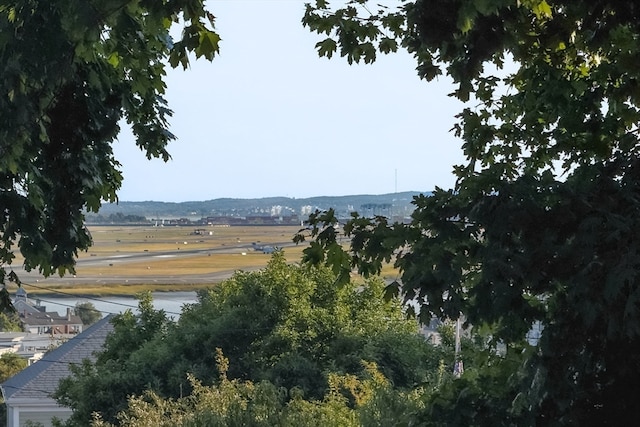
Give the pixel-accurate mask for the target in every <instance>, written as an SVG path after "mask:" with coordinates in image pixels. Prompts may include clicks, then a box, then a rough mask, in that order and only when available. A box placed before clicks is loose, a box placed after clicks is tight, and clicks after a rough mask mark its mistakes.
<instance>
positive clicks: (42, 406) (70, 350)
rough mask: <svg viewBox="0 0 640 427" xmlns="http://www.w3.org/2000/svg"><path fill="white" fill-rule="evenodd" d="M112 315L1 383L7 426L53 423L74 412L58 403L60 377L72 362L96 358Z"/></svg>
mask: <svg viewBox="0 0 640 427" xmlns="http://www.w3.org/2000/svg"><path fill="white" fill-rule="evenodd" d="M111 318H112V316H111V315H110V316H106V317H105V318H103V319H102V320H100V321H99V322H97V323H95V324H93V325H92V326H91V327H89V328H88V329H87V330H85V331H84V332H82V333H81V334H78V335H76V336H74V337H73V338H71V339H70V340H69V341H67V342H66V343H64V344H62V345H61V346H60V347H58V348H56V349H55V350H52V351H51V352H49V353H47V354H46V355H45V356H44V357H43V358H42V359H40V360H39V361H37V362H35V363H33V364H32V365H30V366H28V367H27V368H26V369H24V370H23V371H21V372H19V373H17V374H16V375H14V376H13V377H11V378H9V379H8V380H7V381H5V382H4V383H2V384H0V390H1V391H2V396H3V397H4V401H5V404H6V406H7V427H21V426H24V425H25V423H27V421H29V420H30V421H31V422H34V423H41V424H42V425H43V426H45V427H50V426H51V425H52V419H53V418H54V417H56V418H58V419H60V420H65V419H67V418H68V417H69V416H70V415H71V409H70V408H67V407H64V406H60V405H58V403H57V402H56V401H55V400H54V399H53V398H52V397H51V395H52V394H53V393H54V392H55V390H56V389H57V387H58V383H59V382H60V380H61V379H63V378H66V377H68V376H69V375H70V371H69V365H71V364H80V363H81V362H82V361H83V360H84V359H89V360H95V353H96V352H98V351H100V350H101V349H102V346H103V345H104V342H105V339H106V337H107V335H108V334H109V333H110V332H111V331H112V330H113V325H112V324H111Z"/></svg>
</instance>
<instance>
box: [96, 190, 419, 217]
mask: <svg viewBox="0 0 640 427" xmlns="http://www.w3.org/2000/svg"><path fill="white" fill-rule="evenodd" d="M418 194H420V192H418V191H407V192H402V193H391V194H379V195H368V194H367V195H354V196H336V197H333V196H320V197H309V198H304V199H296V198H289V197H265V198H261V199H231V198H223V199H214V200H206V201H200V202H180V203H172V202H155V201H145V202H119V203H117V204H115V203H107V204H104V205H103V206H102V208H101V209H100V212H99V215H101V216H103V217H107V216H110V215H118V216H136V217H145V218H147V219H160V218H189V219H196V218H198V219H199V218H206V217H210V216H238V217H242V216H260V215H264V216H291V215H297V216H299V217H300V218H306V217H307V216H308V215H309V213H312V212H314V211H315V210H316V209H318V210H326V209H329V208H333V209H335V211H336V213H337V214H338V216H339V217H348V216H349V214H350V213H351V212H353V211H357V212H360V213H361V214H363V215H386V216H408V215H409V214H410V213H411V212H412V211H413V205H411V201H412V200H413V197H414V196H416V195H418ZM91 216H92V214H88V215H87V219H90V218H91Z"/></svg>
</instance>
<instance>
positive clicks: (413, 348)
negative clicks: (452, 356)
mask: <svg viewBox="0 0 640 427" xmlns="http://www.w3.org/2000/svg"><path fill="white" fill-rule="evenodd" d="M382 291H383V284H382V283H381V282H380V281H378V280H371V281H369V282H367V283H366V284H363V285H361V286H357V285H355V284H349V285H345V286H336V283H335V276H334V275H333V274H332V273H331V272H330V271H328V270H327V269H322V268H321V269H318V268H309V267H300V266H295V265H287V264H286V261H285V259H284V255H283V254H282V253H276V254H275V255H274V256H273V258H272V259H271V261H270V263H269V265H268V266H267V268H265V269H264V270H262V271H257V272H237V273H236V274H235V275H234V276H233V277H232V278H231V279H229V280H227V281H225V282H223V283H222V284H220V285H217V286H216V287H214V288H212V289H211V290H209V291H208V292H204V293H202V294H201V295H200V299H199V302H198V303H196V304H192V305H189V306H186V307H185V308H184V309H183V312H182V314H181V316H180V319H179V320H178V322H177V323H172V322H170V321H168V320H167V319H166V317H165V315H164V313H158V312H156V311H154V310H153V308H152V307H151V305H150V301H147V302H144V301H141V302H144V305H141V310H140V314H139V315H134V314H132V313H131V312H128V313H125V314H123V315H120V316H117V317H116V320H115V321H114V326H115V331H114V333H113V334H112V335H111V336H110V337H109V338H108V339H107V342H106V346H105V350H104V352H103V353H101V354H100V355H99V356H98V358H97V361H96V364H95V365H91V364H89V363H86V364H85V365H83V366H82V367H80V368H79V369H75V372H74V373H75V375H74V376H73V377H71V378H69V379H67V380H64V381H63V382H62V383H61V385H60V388H59V390H58V398H59V401H60V403H62V404H64V405H67V406H70V407H71V408H73V409H74V415H73V419H72V423H76V424H75V425H86V424H87V423H88V422H89V420H90V419H91V414H92V413H93V412H98V413H100V415H101V416H102V417H103V419H104V421H107V422H114V421H115V420H116V415H117V413H118V412H120V411H122V410H124V409H125V408H126V406H127V397H128V396H131V395H135V396H139V395H142V394H143V392H144V391H145V390H150V391H153V392H154V393H156V394H157V395H158V396H159V397H161V398H163V399H164V398H178V397H180V396H187V395H190V394H193V393H195V391H194V389H193V387H194V385H193V384H194V383H193V381H189V380H188V379H187V374H189V375H192V376H193V378H194V379H196V380H197V381H199V382H201V383H203V384H205V385H210V384H214V385H215V384H218V383H219V379H220V375H221V374H222V373H221V372H220V371H219V369H216V366H219V365H220V364H219V363H218V360H217V358H216V357H217V356H216V355H217V351H216V349H218V348H219V349H221V350H222V351H223V352H224V354H225V356H226V357H228V359H229V367H228V369H227V368H225V370H224V375H225V377H228V378H229V379H230V380H238V381H248V382H252V383H260V382H263V381H267V382H268V383H269V384H270V387H274V388H275V389H277V390H284V393H285V394H286V395H288V393H289V392H291V393H294V394H296V395H300V396H302V397H304V398H305V399H308V400H309V401H314V400H323V399H324V397H325V395H326V393H327V391H328V390H329V388H330V382H331V380H330V378H331V375H338V376H350V377H352V378H353V379H354V380H360V379H363V378H365V377H367V376H368V375H369V371H368V370H367V367H366V365H363V361H366V362H369V363H375V365H376V366H377V368H376V369H377V371H379V372H380V373H381V374H382V375H384V377H385V378H387V379H388V381H389V383H390V384H391V385H392V387H393V389H394V390H406V389H410V388H412V387H413V386H414V385H416V384H425V383H426V384H431V385H432V386H433V385H435V384H436V382H437V380H438V366H439V364H440V360H441V359H442V358H443V354H442V350H441V349H438V348H434V347H432V346H431V345H429V344H428V343H426V341H425V340H424V338H423V337H422V336H420V335H419V334H418V333H417V324H416V322H415V320H407V319H406V318H405V315H404V313H403V311H402V309H401V307H400V304H399V301H390V302H385V301H384V300H383V299H382ZM147 303H148V306H147ZM288 399H289V397H288V398H287V400H288ZM348 403H349V404H350V405H355V403H356V399H355V397H353V396H352V397H351V398H350V400H349V402H348Z"/></svg>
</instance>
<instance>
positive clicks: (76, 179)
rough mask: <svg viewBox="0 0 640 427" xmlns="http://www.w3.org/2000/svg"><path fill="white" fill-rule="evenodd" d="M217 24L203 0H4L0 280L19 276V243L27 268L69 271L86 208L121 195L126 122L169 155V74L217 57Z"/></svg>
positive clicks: (84, 235)
mask: <svg viewBox="0 0 640 427" xmlns="http://www.w3.org/2000/svg"><path fill="white" fill-rule="evenodd" d="M174 26H179V27H181V28H182V32H181V34H180V35H179V36H178V38H177V39H174V36H173V34H175V31H172V29H173V27H174ZM213 28H214V16H213V15H212V14H211V13H209V12H208V11H207V10H206V9H205V7H204V2H203V1H202V0H176V1H170V2H169V1H155V0H142V1H133V0H117V1H114V0H105V1H99V2H96V1H93V2H91V1H82V0H72V1H66V0H64V1H62V0H54V1H38V0H2V1H0V74H1V75H2V81H0V111H1V112H2V120H1V121H0V210H2V215H1V216H0V284H1V283H4V282H5V280H6V279H7V278H8V279H11V280H14V281H18V282H19V278H18V277H17V276H16V275H15V273H13V271H8V270H7V266H9V265H10V264H11V262H12V260H13V259H14V257H15V254H14V250H15V249H19V251H20V253H21V254H22V255H23V256H24V267H25V268H26V270H32V269H37V270H39V271H40V272H41V273H43V274H44V275H50V274H53V273H56V272H57V273H59V274H63V273H65V272H66V271H73V269H74V262H75V256H76V255H77V251H78V250H84V249H87V248H88V246H89V245H90V243H91V236H90V234H89V232H88V231H87V229H86V228H85V227H84V221H83V219H84V217H83V212H85V211H89V212H97V211H98V208H99V207H100V204H101V202H102V201H103V200H107V201H116V200H117V194H116V191H117V190H118V188H120V185H121V182H122V176H121V173H120V170H119V163H118V161H117V160H116V159H115V158H114V156H113V151H112V147H111V143H112V142H113V141H114V140H115V139H116V138H117V136H118V132H119V130H120V125H121V123H123V121H124V122H126V123H127V124H128V125H130V126H131V128H132V130H133V134H134V135H135V138H136V144H137V145H138V146H139V147H140V148H141V149H142V150H143V151H145V152H146V154H147V157H149V158H151V157H160V158H162V159H164V160H165V161H166V160H167V159H168V158H169V153H168V152H167V150H166V145H167V143H168V142H169V141H171V140H172V139H174V138H175V137H174V135H172V134H171V132H170V131H169V129H168V119H169V117H170V116H171V110H170V109H169V107H168V105H167V102H166V100H165V99H164V98H163V95H164V92H165V83H164V77H165V69H166V67H167V66H172V67H177V66H180V65H181V66H182V67H184V68H187V67H188V65H189V57H190V54H193V56H195V57H196V58H198V57H204V58H206V59H208V60H211V59H212V58H213V57H214V55H215V54H216V53H217V51H218V41H219V36H218V34H217V33H216V32H215V31H214V30H213ZM3 300H4V299H3Z"/></svg>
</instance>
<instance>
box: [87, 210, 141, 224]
mask: <svg viewBox="0 0 640 427" xmlns="http://www.w3.org/2000/svg"><path fill="white" fill-rule="evenodd" d="M85 220H86V222H87V224H141V223H148V222H149V220H148V219H147V218H146V217H144V216H142V215H133V214H130V215H125V214H123V213H121V212H117V213H112V214H109V215H101V214H91V213H88V214H86V215H85Z"/></svg>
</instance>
